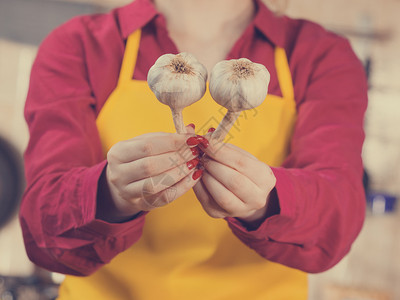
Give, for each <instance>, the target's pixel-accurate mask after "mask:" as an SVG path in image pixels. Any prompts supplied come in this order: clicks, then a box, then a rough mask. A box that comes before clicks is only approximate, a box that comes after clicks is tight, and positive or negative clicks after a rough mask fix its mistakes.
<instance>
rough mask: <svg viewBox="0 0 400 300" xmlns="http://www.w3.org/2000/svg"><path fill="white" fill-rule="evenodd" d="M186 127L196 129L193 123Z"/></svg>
mask: <svg viewBox="0 0 400 300" xmlns="http://www.w3.org/2000/svg"><path fill="white" fill-rule="evenodd" d="M188 126H190V127H192V128H193V129H196V125H194V124H193V123H190V124H189V125H188Z"/></svg>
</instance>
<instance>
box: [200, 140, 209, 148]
mask: <svg viewBox="0 0 400 300" xmlns="http://www.w3.org/2000/svg"><path fill="white" fill-rule="evenodd" d="M201 145H202V146H203V147H204V149H205V148H207V147H208V146H209V145H210V142H209V141H208V140H207V139H204V140H203V141H201Z"/></svg>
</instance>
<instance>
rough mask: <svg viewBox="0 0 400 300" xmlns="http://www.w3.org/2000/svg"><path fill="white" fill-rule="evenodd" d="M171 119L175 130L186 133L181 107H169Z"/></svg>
mask: <svg viewBox="0 0 400 300" xmlns="http://www.w3.org/2000/svg"><path fill="white" fill-rule="evenodd" d="M171 112H172V119H173V120H174V125H175V130H176V132H177V133H179V134H183V133H186V128H185V125H184V123H183V116H182V109H177V110H176V109H174V108H172V107H171Z"/></svg>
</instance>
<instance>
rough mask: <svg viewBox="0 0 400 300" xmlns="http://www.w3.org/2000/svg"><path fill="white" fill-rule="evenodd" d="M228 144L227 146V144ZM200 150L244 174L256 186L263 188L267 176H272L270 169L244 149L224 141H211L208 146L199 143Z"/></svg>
mask: <svg viewBox="0 0 400 300" xmlns="http://www.w3.org/2000/svg"><path fill="white" fill-rule="evenodd" d="M227 145H228V146H227ZM199 147H200V148H201V150H202V151H203V152H204V153H205V154H207V156H209V157H211V158H212V159H213V160H215V161H218V162H220V163H221V164H224V165H225V166H228V167H230V168H232V169H235V170H236V171H238V172H239V173H241V174H243V175H245V176H246V177H247V178H249V179H250V180H251V181H253V182H254V183H255V184H256V185H257V186H259V187H262V188H264V186H263V185H264V183H265V181H266V180H267V179H268V176H273V174H272V171H271V169H270V168H269V167H268V166H267V165H266V164H265V163H263V162H261V161H259V160H258V159H257V158H255V157H254V156H252V155H251V154H250V153H248V152H246V151H245V150H241V151H239V150H238V149H237V148H238V147H236V146H233V145H230V144H225V143H213V140H211V142H210V144H209V146H208V147H204V146H203V145H202V144H199Z"/></svg>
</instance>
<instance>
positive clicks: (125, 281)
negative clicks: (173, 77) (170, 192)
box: [59, 31, 307, 300]
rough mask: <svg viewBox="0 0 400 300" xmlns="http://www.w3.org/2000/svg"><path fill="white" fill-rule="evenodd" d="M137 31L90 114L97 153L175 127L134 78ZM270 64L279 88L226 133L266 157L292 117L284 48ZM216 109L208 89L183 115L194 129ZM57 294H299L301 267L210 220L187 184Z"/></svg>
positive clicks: (277, 150)
mask: <svg viewBox="0 0 400 300" xmlns="http://www.w3.org/2000/svg"><path fill="white" fill-rule="evenodd" d="M139 43H140V31H136V32H134V33H133V34H131V36H130V37H129V38H128V42H127V46H126V50H125V55H124V59H123V63H122V68H121V74H120V78H119V82H118V85H117V87H116V89H115V90H114V92H113V93H112V94H111V96H110V98H109V99H108V100H107V102H106V103H105V105H104V107H103V109H102V110H101V112H100V114H99V116H98V118H97V125H98V128H99V132H100V136H101V140H102V144H103V146H104V151H105V153H106V152H107V150H108V149H109V148H110V147H111V146H112V145H114V144H115V143H116V142H118V141H121V140H126V139H130V138H133V137H135V136H138V135H141V134H144V133H148V132H159V131H164V132H165V131H166V132H174V125H173V122H172V117H171V112H170V110H169V108H168V107H167V106H165V105H163V104H161V103H159V102H158V101H157V99H156V98H155V96H154V95H153V93H152V92H151V91H150V89H149V87H148V85H147V82H146V81H138V80H132V75H133V71H134V69H135V64H136V58H137V53H138V48H139ZM275 63H276V68H277V74H278V80H279V84H280V87H281V90H282V94H283V97H278V96H274V95H269V96H267V99H266V100H265V102H264V103H263V104H262V105H261V106H260V107H257V108H256V109H253V110H250V111H247V112H245V113H242V115H241V116H240V117H239V119H238V121H237V123H236V124H235V126H234V127H233V128H232V129H231V131H230V134H229V135H228V136H227V138H226V140H225V141H226V142H229V143H232V144H235V145H237V146H239V147H241V148H243V149H245V150H247V151H248V152H250V153H252V154H253V155H255V156H256V157H257V158H258V159H260V160H262V161H264V162H266V163H267V164H268V165H271V166H279V165H280V164H281V163H282V162H283V160H284V158H285V157H286V155H287V152H288V147H289V142H290V138H291V135H292V131H293V126H294V122H295V119H296V107H295V101H294V94H293V85H292V79H291V75H290V71H289V66H288V62H287V58H286V54H285V51H284V50H283V49H281V48H276V51H275ZM225 111H226V110H225V109H222V108H221V107H220V106H219V105H217V104H216V103H215V102H214V101H213V100H212V98H211V96H210V94H209V92H208V91H207V93H206V94H205V96H204V97H203V99H201V100H200V101H198V102H197V103H195V104H194V105H192V106H190V107H188V108H186V109H185V110H184V118H185V124H188V123H194V124H196V126H197V128H196V129H197V132H198V133H199V134H205V133H206V131H207V129H208V128H209V127H211V126H213V127H216V126H217V125H218V123H219V121H220V120H221V119H222V117H223V115H224V113H225ZM59 294H60V296H59V299H61V300H65V299H84V300H92V299H93V300H101V299H104V300H114V299H115V300H124V299H139V300H157V299H166V300H167V299H171V300H180V299H182V300H183V299H185V300H186V299H193V300H206V299H207V300H213V299H215V300H223V299H226V300H228V299H229V300H234V299H240V300H243V299H251V300H258V299H260V300H261V299H272V300H280V299H282V300H284V299H285V300H287V299H290V300H293V299H296V300H305V299H307V274H306V273H304V272H301V271H298V270H295V269H291V268H288V267H286V266H283V265H280V264H277V263H273V262H270V261H268V260H266V259H264V258H262V257H261V256H259V255H258V254H257V253H256V252H255V251H253V250H251V249H250V248H248V247H247V246H246V245H244V244H243V243H242V242H240V241H239V240H238V239H237V238H236V236H234V235H233V233H232V232H231V230H230V229H229V227H228V226H227V224H226V221H225V220H221V219H213V218H211V217H209V216H208V215H207V214H206V213H205V212H204V211H203V209H202V207H201V205H200V203H199V202H198V200H197V199H196V197H195V195H194V193H193V191H192V190H191V191H189V192H187V193H186V194H185V195H184V196H182V197H180V198H179V199H177V200H175V201H174V202H172V203H171V204H169V205H167V206H165V207H162V208H158V209H156V210H154V211H151V212H150V213H149V214H148V215H147V216H146V222H145V227H144V231H143V236H142V237H141V239H140V240H139V241H138V242H137V243H136V244H134V245H133V246H132V247H131V248H129V249H128V250H126V251H125V252H123V253H120V254H119V255H118V256H117V257H116V258H114V259H113V260H112V261H111V263H110V264H108V265H106V266H104V267H102V268H101V269H100V270H99V271H97V272H96V273H94V274H93V275H91V276H88V277H84V278H82V277H74V276H67V277H66V279H65V281H64V282H63V283H62V285H61V287H60V293H59Z"/></svg>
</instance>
